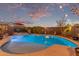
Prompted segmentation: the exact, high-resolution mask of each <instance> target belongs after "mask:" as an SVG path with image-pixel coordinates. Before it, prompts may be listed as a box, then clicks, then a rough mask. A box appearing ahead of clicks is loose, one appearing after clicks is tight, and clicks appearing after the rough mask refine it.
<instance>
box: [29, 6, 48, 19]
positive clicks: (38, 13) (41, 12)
mask: <svg viewBox="0 0 79 59" xmlns="http://www.w3.org/2000/svg"><path fill="white" fill-rule="evenodd" d="M28 15H29V16H30V17H31V18H32V19H38V18H42V17H44V16H47V15H49V13H48V6H46V7H41V8H38V9H37V10H34V11H32V12H30V13H29V14H28Z"/></svg>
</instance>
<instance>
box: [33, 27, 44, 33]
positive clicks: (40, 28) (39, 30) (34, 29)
mask: <svg viewBox="0 0 79 59" xmlns="http://www.w3.org/2000/svg"><path fill="white" fill-rule="evenodd" d="M32 33H36V34H43V33H44V28H43V27H40V26H36V27H33V28H32Z"/></svg>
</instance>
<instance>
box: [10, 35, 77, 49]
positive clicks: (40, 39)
mask: <svg viewBox="0 0 79 59" xmlns="http://www.w3.org/2000/svg"><path fill="white" fill-rule="evenodd" d="M10 42H21V43H35V44H41V45H44V46H45V47H49V46H53V45H56V44H58V45H63V46H69V47H72V48H76V47H77V45H76V44H75V43H73V42H71V41H69V40H67V39H65V38H61V37H58V36H52V35H48V36H46V35H39V36H38V35H34V34H31V35H13V36H12V37H11V40H10Z"/></svg>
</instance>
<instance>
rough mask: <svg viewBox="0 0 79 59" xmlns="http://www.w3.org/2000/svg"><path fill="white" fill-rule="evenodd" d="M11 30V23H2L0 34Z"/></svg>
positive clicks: (0, 24)
mask: <svg viewBox="0 0 79 59" xmlns="http://www.w3.org/2000/svg"><path fill="white" fill-rule="evenodd" d="M8 30H9V25H8V24H6V23H0V34H4V33H6V32H7V31H8Z"/></svg>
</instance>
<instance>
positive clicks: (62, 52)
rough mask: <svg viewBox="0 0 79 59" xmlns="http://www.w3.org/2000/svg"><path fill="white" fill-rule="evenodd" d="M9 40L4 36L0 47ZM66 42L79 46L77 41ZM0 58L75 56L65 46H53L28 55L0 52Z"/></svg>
mask: <svg viewBox="0 0 79 59" xmlns="http://www.w3.org/2000/svg"><path fill="white" fill-rule="evenodd" d="M9 38H10V36H8V37H7V36H6V37H5V38H4V39H3V40H1V41H0V46H1V45H3V44H4V43H5V42H7V41H9ZM67 39H68V38H67ZM68 40H70V41H72V42H74V43H76V44H77V45H78V46H79V43H78V42H77V41H74V40H71V39H68ZM0 56H75V51H74V49H73V48H70V47H67V46H61V45H54V46H51V47H49V48H47V49H44V50H40V51H37V52H33V53H28V54H10V53H7V52H4V51H2V50H0Z"/></svg>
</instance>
